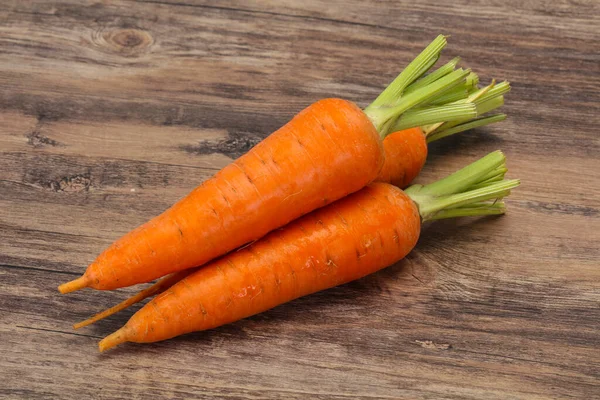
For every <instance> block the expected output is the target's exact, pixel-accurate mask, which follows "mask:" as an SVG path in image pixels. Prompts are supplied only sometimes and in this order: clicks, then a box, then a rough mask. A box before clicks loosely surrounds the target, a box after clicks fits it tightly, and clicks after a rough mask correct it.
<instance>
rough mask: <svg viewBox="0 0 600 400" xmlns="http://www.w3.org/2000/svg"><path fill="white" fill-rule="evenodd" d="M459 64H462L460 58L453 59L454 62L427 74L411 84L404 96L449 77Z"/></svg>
mask: <svg viewBox="0 0 600 400" xmlns="http://www.w3.org/2000/svg"><path fill="white" fill-rule="evenodd" d="M459 62H460V57H455V58H453V59H452V60H450V62H448V63H446V64H444V65H442V66H441V67H439V68H438V69H436V70H435V71H434V72H432V73H430V74H427V75H426V76H424V77H423V78H421V79H419V80H417V81H415V82H413V83H412V84H410V85H409V86H408V87H407V88H406V90H405V91H404V93H403V94H408V93H410V92H414V91H415V90H417V89H420V88H422V87H424V86H427V85H429V84H430V83H433V82H435V81H437V80H438V79H440V78H442V77H444V76H446V75H448V74H449V73H450V72H452V71H454V69H455V68H456V65H458V63H459Z"/></svg>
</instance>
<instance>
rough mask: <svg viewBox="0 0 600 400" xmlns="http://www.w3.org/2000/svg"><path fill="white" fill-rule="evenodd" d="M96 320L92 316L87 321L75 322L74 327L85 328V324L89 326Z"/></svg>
mask: <svg viewBox="0 0 600 400" xmlns="http://www.w3.org/2000/svg"><path fill="white" fill-rule="evenodd" d="M93 322H94V320H93V319H92V318H89V319H86V320H85V321H80V322H78V323H76V324H73V329H79V328H83V327H84V326H88V325H90V324H92V323H93Z"/></svg>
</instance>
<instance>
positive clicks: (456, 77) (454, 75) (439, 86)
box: [364, 69, 470, 138]
mask: <svg viewBox="0 0 600 400" xmlns="http://www.w3.org/2000/svg"><path fill="white" fill-rule="evenodd" d="M469 72H470V71H468V70H462V69H457V70H456V71H454V72H451V73H450V74H448V75H446V76H444V77H442V78H440V79H438V80H437V81H435V82H433V83H431V84H429V85H427V86H425V87H422V88H421V89H417V90H415V91H414V92H412V93H409V94H407V95H406V96H403V97H402V98H400V100H399V101H398V102H397V105H395V106H393V107H386V108H372V107H371V106H369V107H367V108H366V109H365V110H364V111H365V114H367V116H368V117H369V118H370V119H371V121H372V122H373V125H375V128H377V131H378V132H379V133H380V135H381V137H382V138H384V137H386V136H387V135H388V134H389V133H391V132H390V130H389V129H388V128H389V127H390V121H394V120H396V119H397V118H398V117H399V116H400V115H401V114H402V113H404V112H405V111H407V110H409V109H410V108H413V107H415V106H416V105H418V104H420V103H423V102H425V101H427V100H429V99H431V98H433V97H435V96H437V95H439V94H440V93H443V92H445V91H446V90H448V89H450V88H452V87H454V86H456V85H459V84H460V83H461V82H463V81H464V79H465V78H466V76H467V75H468V74H469ZM419 125H422V124H419ZM419 125H415V126H419ZM384 128H385V129H384Z"/></svg>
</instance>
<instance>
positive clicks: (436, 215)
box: [405, 150, 520, 221]
mask: <svg viewBox="0 0 600 400" xmlns="http://www.w3.org/2000/svg"><path fill="white" fill-rule="evenodd" d="M507 171H508V169H507V168H506V158H505V156H504V154H503V153H502V152H501V151H499V150H498V151H494V152H492V153H490V154H488V155H487V156H485V157H483V158H481V159H479V160H477V161H475V162H474V163H472V164H469V165H467V166H466V167H464V168H463V169H461V170H459V171H457V172H455V173H453V174H452V175H450V176H448V177H446V178H444V179H441V180H439V181H437V182H434V183H431V184H429V185H424V186H423V185H412V186H411V187H409V188H408V189H406V190H405V193H406V194H407V195H409V196H410V198H411V199H413V201H414V202H415V203H416V204H417V206H418V208H419V213H420V214H421V218H422V219H423V221H431V220H437V219H443V218H454V217H463V216H479V215H496V214H504V212H505V206H504V202H503V201H502V199H503V198H504V197H506V196H508V195H509V194H510V191H511V189H514V188H515V187H517V186H519V184H520V181H519V180H518V179H504V175H505V174H506V172H507Z"/></svg>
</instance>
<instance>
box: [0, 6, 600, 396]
mask: <svg viewBox="0 0 600 400" xmlns="http://www.w3.org/2000/svg"><path fill="white" fill-rule="evenodd" d="M442 3H446V4H442ZM599 16H600V7H599V6H598V2H597V1H594V0H585V1H584V0H579V1H566V0H565V1H556V2H543V1H527V0H508V1H495V0H494V1H485V2H484V1H482V2H472V1H467V0H458V1H453V2H439V1H429V0H428V1H419V2H416V1H390V2H375V1H364V0H360V1H341V0H339V1H334V2H318V1H311V0H304V1H291V0H288V1H219V2H208V1H192V0H173V1H166V0H152V1H125V0H122V1H110V0H104V1H75V0H68V1H67V0H65V1H57V2H54V1H42V0H40V1H19V0H4V1H2V2H1V3H0V398H9V399H13V398H14V399H20V398H23V399H38V398H40V399H42V398H44V399H45V398H65V399H67V398H103V399H109V398H125V399H142V398H144V399H145V398H154V399H162V398H165V399H183V398H194V397H197V398H214V397H223V398H231V399H233V398H241V399H254V398H282V399H291V398H298V399H300V398H327V399H345V398H364V399H367V398H402V397H407V398H422V399H426V398H431V399H440V398H452V399H458V398H468V399H484V398H485V399H506V398H511V399H525V398H528V399H529V398H532V399H538V398H540V399H541V398H580V399H590V398H594V397H596V398H599V397H600V350H599V347H600V333H599V329H600V262H599V261H600V257H599V255H600V252H599V249H598V247H599V245H598V243H599V241H600V233H599V232H600V229H599V228H600V224H599V221H600V173H599V167H600V163H599V160H600V151H599V150H600V145H599V139H598V137H599V132H598V131H599V130H598V126H600V117H599V115H600V106H598V104H600V56H599V52H598V50H599V48H598V42H599V40H600V29H599V26H600V17H599ZM440 32H441V33H446V34H451V35H452V37H451V39H450V45H449V46H448V48H447V50H446V51H445V53H444V60H447V59H449V58H450V57H452V56H454V55H457V54H460V55H461V56H463V59H464V63H463V65H465V66H467V67H472V68H474V69H475V70H476V71H477V72H479V73H480V75H481V77H482V80H483V81H484V82H485V81H488V80H489V79H491V78H492V77H496V78H499V79H508V80H510V81H511V82H512V84H513V87H514V89H513V91H512V92H511V93H510V95H509V97H508V99H507V100H508V101H507V105H506V107H505V110H506V112H507V113H509V115H510V119H509V120H507V121H506V122H504V123H502V124H500V125H495V126H492V127H489V128H485V129H480V130H477V131H474V132H470V133H467V134H463V135H460V136H459V137H455V138H451V139H448V140H445V141H442V142H440V143H436V144H434V145H433V146H432V147H431V156H430V159H429V163H428V165H427V167H426V168H425V170H424V171H423V174H422V177H421V178H420V180H421V181H422V182H423V181H431V180H433V179H435V178H437V177H441V176H443V175H445V174H446V173H448V172H450V171H452V170H454V169H456V168H458V167H460V166H462V165H464V164H465V163H467V162H470V161H473V160H474V159H476V158H477V157H480V156H482V155H484V154H485V153H486V152H489V151H491V150H495V149H502V150H504V151H505V152H506V154H507V156H508V160H509V161H508V162H509V168H510V169H511V171H510V173H509V175H510V177H520V178H522V182H523V183H522V186H521V187H520V188H519V189H518V190H515V191H514V193H513V195H512V198H511V199H510V200H509V201H508V202H507V203H508V207H509V214H508V215H506V216H504V217H501V218H491V219H482V220H462V221H448V222H440V223H436V224H431V225H429V226H427V227H426V228H425V229H424V232H423V236H422V239H421V241H420V243H419V244H418V247H417V248H416V249H415V250H414V252H413V253H412V254H411V255H410V256H409V257H408V258H407V259H406V260H404V261H402V262H400V263H398V264H397V265H394V266H392V267H390V268H388V269H386V270H384V271H382V272H380V273H378V274H375V275H373V276H370V277H367V278H366V279H363V280H361V281H358V282H355V283H352V284H349V285H346V286H343V287H340V288H336V289H333V290H329V291H327V292H324V293H320V294H317V295H313V296H309V297H307V298H303V299H300V300H297V301H294V302H292V303H290V304H287V305H284V306H281V307H278V308H276V309H274V310H272V311H270V312H267V313H264V314H262V315H259V316H256V317H254V318H250V319H247V320H244V321H241V322H238V323H236V324H233V325H230V326H226V327H223V328H220V329H216V330H214V331H210V332H204V333H198V334H191V335H187V336H185V337H181V338H177V339H175V340H171V341H167V342H163V343H158V344H154V345H131V344H128V345H124V346H122V347H120V348H119V349H117V350H115V351H111V352H110V353H107V354H102V355H100V354H98V352H97V348H96V345H97V342H98V339H99V338H100V337H102V336H104V335H106V334H108V333H110V332H111V331H113V330H115V329H116V328H118V327H119V326H121V325H122V324H123V323H124V322H125V321H126V320H127V318H128V317H129V315H131V311H127V312H124V313H122V314H121V315H118V316H115V317H112V318H110V319H108V320H106V321H103V322H101V323H99V324H97V325H96V326H92V327H89V328H86V329H83V330H81V331H77V332H75V331H73V330H72V329H71V324H72V323H73V322H76V321H79V320H81V319H83V318H85V317H87V316H89V315H90V314H92V313H94V312H96V311H98V310H101V309H103V308H105V307H107V306H109V305H112V304H114V303H115V302H117V301H118V300H121V299H123V298H125V297H126V296H127V295H128V294H130V293H132V292H133V289H129V290H120V291H118V292H111V293H106V292H93V291H91V290H88V291H82V292H78V293H74V294H71V295H65V296H61V295H59V294H58V293H57V291H56V286H57V285H58V284H59V283H61V282H63V281H65V280H68V279H71V278H73V277H75V276H77V275H79V274H80V273H81V272H82V271H83V269H84V267H85V266H86V265H87V263H89V262H90V261H92V260H93V258H94V257H95V256H96V255H97V254H98V253H99V252H100V251H101V250H102V249H103V248H104V247H105V246H107V245H108V244H109V243H111V242H112V241H113V240H114V239H116V238H117V237H119V236H120V235H122V234H124V233H125V232H127V231H128V230H130V229H131V228H133V227H135V226H136V225H138V224H140V223H142V222H143V221H145V220H147V219H149V218H150V217H152V216H154V215H156V214H157V213H159V212H161V211H162V210H164V209H165V208H166V207H168V206H169V205H170V204H172V203H173V202H174V201H175V200H177V199H178V198H180V197H181V196H183V195H185V194H186V193H187V192H189V191H190V190H191V189H192V188H193V187H194V186H196V185H197V184H199V183H200V182H202V181H203V180H204V179H206V178H208V177H209V176H210V175H211V174H213V173H214V172H215V170H217V169H219V168H221V167H223V166H224V165H226V164H227V163H228V162H229V161H230V160H231V158H232V157H236V156H237V155H239V154H241V153H243V152H244V151H246V150H247V149H248V148H249V147H251V146H252V145H253V144H254V143H256V141H257V140H260V138H262V137H264V136H265V135H267V134H268V133H269V132H271V131H272V130H274V129H276V128H277V127H279V126H280V125H282V124H284V123H285V122H286V121H287V120H288V119H289V118H290V117H291V116H292V115H293V114H295V113H296V112H297V111H299V110H300V109H301V108H303V107H305V106H306V105H308V104H310V103H311V102H313V101H315V100H317V99H319V98H322V97H327V96H341V97H344V98H347V99H350V100H353V101H355V102H357V103H358V104H360V105H362V106H364V105H366V104H368V102H369V101H370V100H371V99H373V98H374V96H376V94H377V93H378V92H379V91H380V90H381V89H382V88H383V87H384V85H385V84H386V83H388V81H390V80H391V79H392V78H393V77H394V76H395V74H396V73H397V72H398V71H399V70H400V68H402V66H403V65H404V64H405V63H406V62H407V61H408V59H409V58H410V57H411V56H413V55H414V54H416V52H417V51H419V50H420V49H421V48H422V47H423V46H424V45H426V44H427V43H428V41H429V40H431V39H432V38H433V37H435V35H436V34H437V33H440Z"/></svg>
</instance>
